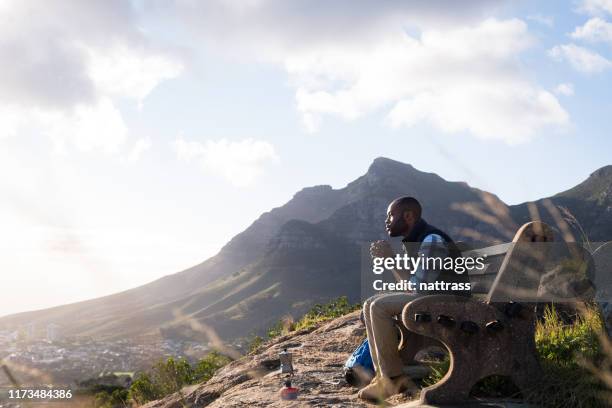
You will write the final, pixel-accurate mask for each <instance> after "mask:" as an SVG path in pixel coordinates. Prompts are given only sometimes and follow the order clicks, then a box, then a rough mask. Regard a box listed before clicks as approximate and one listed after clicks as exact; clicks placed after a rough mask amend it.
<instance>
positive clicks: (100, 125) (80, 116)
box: [40, 98, 128, 153]
mask: <svg viewBox="0 0 612 408" xmlns="http://www.w3.org/2000/svg"><path fill="white" fill-rule="evenodd" d="M40 123H41V124H42V125H43V128H44V131H43V133H45V134H47V135H49V136H50V137H51V139H52V140H53V141H54V143H55V146H56V149H58V150H60V151H65V150H66V146H67V145H73V146H75V147H76V148H77V149H78V150H80V151H83V152H90V151H93V150H102V151H104V152H107V153H114V152H116V151H118V149H119V147H120V146H121V145H123V143H124V142H125V140H126V137H127V133H128V129H127V127H126V125H125V123H124V122H123V118H122V117H121V113H120V112H119V110H118V109H117V108H116V107H115V106H114V105H113V103H112V102H111V101H110V99H108V98H104V99H102V100H100V102H99V103H98V104H96V105H79V106H77V107H76V108H75V109H73V111H72V112H69V113H66V112H42V113H40Z"/></svg>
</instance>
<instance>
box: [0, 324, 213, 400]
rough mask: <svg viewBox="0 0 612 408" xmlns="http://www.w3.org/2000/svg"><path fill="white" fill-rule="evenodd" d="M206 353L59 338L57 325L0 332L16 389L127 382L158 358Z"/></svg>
mask: <svg viewBox="0 0 612 408" xmlns="http://www.w3.org/2000/svg"><path fill="white" fill-rule="evenodd" d="M208 350H209V347H208V346H207V345H204V344H201V343H196V342H193V341H180V340H172V339H157V340H150V341H147V342H144V343H142V344H139V343H136V341H135V340H115V341H113V340H98V339H93V338H85V337H78V338H74V337H63V336H62V328H61V326H59V325H57V324H48V325H46V326H45V327H36V325H34V324H28V325H24V326H23V327H21V328H19V330H14V331H8V330H0V361H2V364H4V365H6V366H7V367H8V368H9V370H10V371H11V373H12V374H13V375H14V376H15V379H16V380H17V381H19V383H20V384H21V385H36V384H39V385H44V384H53V385H54V386H61V385H63V386H69V387H73V388H74V387H75V386H76V385H77V383H78V382H82V381H84V380H86V379H89V378H95V377H101V376H104V375H107V374H111V373H115V374H118V373H120V374H122V375H129V376H132V375H133V374H134V373H135V372H137V371H141V370H147V369H149V368H151V366H152V365H153V364H154V363H155V362H156V361H157V360H159V359H160V358H167V357H170V356H172V357H185V358H187V359H188V360H190V361H194V360H197V359H198V358H200V357H202V356H203V355H205V354H206V353H207V352H208ZM9 385H11V382H10V379H9V378H7V377H6V376H5V375H4V374H0V387H6V386H9Z"/></svg>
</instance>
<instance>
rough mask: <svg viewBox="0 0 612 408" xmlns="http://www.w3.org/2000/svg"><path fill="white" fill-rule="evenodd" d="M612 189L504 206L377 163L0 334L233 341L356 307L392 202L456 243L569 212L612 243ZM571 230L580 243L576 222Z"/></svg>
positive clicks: (609, 172)
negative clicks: (183, 257) (115, 286)
mask: <svg viewBox="0 0 612 408" xmlns="http://www.w3.org/2000/svg"><path fill="white" fill-rule="evenodd" d="M611 190H612V166H607V167H604V168H602V169H600V170H597V171H596V172H594V173H593V174H592V175H591V176H590V177H589V178H588V179H587V180H586V181H584V182H583V183H581V184H579V185H578V186H576V187H574V188H572V189H570V190H568V191H565V192H562V193H559V194H557V195H555V196H553V197H550V198H548V199H543V200H538V201H536V202H535V203H524V204H520V205H516V206H507V205H506V204H504V203H503V202H502V201H501V200H499V199H498V198H497V197H496V196H495V195H493V194H491V193H488V192H485V191H482V190H478V189H475V188H472V187H470V186H469V185H467V184H466V183H463V182H449V181H446V180H444V179H442V178H441V177H439V176H437V175H436V174H433V173H425V172H421V171H419V170H417V169H415V168H414V167H412V166H410V165H408V164H404V163H400V162H397V161H394V160H390V159H387V158H377V159H376V160H374V162H373V163H372V164H371V165H370V167H369V169H368V171H367V172H366V173H365V174H364V175H363V176H361V177H359V178H357V179H356V180H355V181H353V182H351V183H349V184H348V185H347V186H346V187H344V188H341V189H333V188H331V187H330V186H315V187H310V188H305V189H303V190H301V191H300V192H298V193H297V194H295V196H294V197H293V198H292V199H291V200H290V201H289V202H287V203H286V204H285V205H283V206H282V207H278V208H275V209H273V210H271V211H269V212H267V213H264V214H262V215H261V216H260V217H259V218H258V219H257V220H256V221H255V222H254V223H253V224H252V225H251V226H249V227H248V228H247V229H246V230H245V231H243V232H242V233H240V234H238V235H236V236H235V237H234V238H233V239H232V240H230V241H229V242H228V243H227V244H226V245H225V246H224V247H223V248H222V249H221V251H220V252H219V253H218V254H217V255H215V256H213V257H212V258H210V259H208V260H206V261H205V262H203V263H201V264H199V265H196V266H194V267H192V268H190V269H187V270H185V271H182V272H179V273H176V274H173V275H169V276H166V277H163V278H161V279H158V280H156V281H154V282H151V283H149V284H147V285H143V286H141V287H138V288H135V289H131V290H128V291H125V292H121V293H118V294H114V295H110V296H106V297H102V298H98V299H93V300H89V301H84V302H78V303H74V304H69V305H64V306H59V307H54V308H50V309H45V310H40V311H34V312H27V313H20V314H16V315H12V316H7V317H4V318H1V319H0V327H4V328H15V327H19V326H22V325H24V322H27V323H34V324H35V326H36V327H46V325H47V324H49V323H56V324H59V325H61V326H62V333H64V334H66V335H85V336H95V337H97V338H135V337H139V338H143V337H147V336H150V337H158V336H163V337H168V338H201V337H202V334H201V333H200V332H201V331H206V332H207V333H210V330H213V331H214V332H215V333H217V334H218V335H219V336H221V337H222V338H224V339H227V340H230V339H236V338H240V337H243V336H246V335H247V334H249V333H253V332H259V333H261V332H262V330H264V329H265V328H267V327H269V326H271V325H272V324H273V323H275V322H276V321H278V319H279V318H281V317H283V316H286V315H293V316H299V315H301V314H302V313H303V312H304V311H305V310H307V309H308V308H310V307H311V306H312V305H313V304H314V303H317V302H321V301H327V300H329V299H330V298H332V297H336V296H339V295H347V296H349V299H350V300H351V301H357V300H358V299H359V295H360V286H359V285H360V263H361V254H362V250H363V248H365V247H366V246H367V244H368V243H369V242H371V241H373V240H376V239H383V238H386V234H385V231H384V219H385V213H386V208H387V205H388V203H389V202H390V201H391V200H393V199H394V198H396V197H398V196H403V195H411V196H415V197H417V198H418V199H419V200H420V201H421V202H422V203H423V205H424V213H423V216H424V217H425V218H426V219H427V220H429V221H430V222H432V223H433V224H435V225H436V226H438V227H440V228H442V229H444V230H446V231H447V232H449V233H450V234H451V235H452V236H453V237H455V238H456V239H457V240H463V241H476V242H482V243H493V242H500V241H504V240H506V241H507V240H510V239H511V238H512V235H513V234H514V232H515V231H516V229H517V228H518V227H519V226H520V225H521V224H522V223H524V222H527V221H528V220H530V219H531V218H530V217H531V214H535V212H534V211H533V208H536V209H537V211H536V212H537V213H538V214H539V215H538V217H540V218H542V219H544V220H545V221H547V222H549V223H551V224H552V225H559V224H560V223H561V224H563V221H559V222H558V220H557V219H558V218H559V217H565V218H568V214H570V213H571V214H573V215H574V217H575V218H576V219H578V220H579V221H580V224H581V227H582V229H583V231H584V233H586V234H587V235H588V236H589V238H591V240H604V239H610V237H611V236H612V222H610V221H611V220H612V195H611ZM550 203H552V204H553V205H554V206H562V207H563V208H566V209H567V211H568V212H565V210H557V211H556V212H559V213H560V215H559V216H557V217H555V214H554V213H555V208H557V207H554V208H553V210H552V213H553V214H551V210H549V208H552V207H551V205H550ZM530 207H531V208H532V210H531V211H530ZM568 227H569V230H571V231H573V232H574V233H575V235H576V236H577V237H579V236H580V231H579V228H578V226H577V225H576V224H575V223H570V224H569V226H568ZM560 228H562V225H560Z"/></svg>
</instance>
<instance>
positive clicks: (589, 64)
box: [548, 44, 612, 74]
mask: <svg viewBox="0 0 612 408" xmlns="http://www.w3.org/2000/svg"><path fill="white" fill-rule="evenodd" d="M548 54H549V55H550V56H551V57H553V58H555V59H557V60H559V61H563V60H565V61H567V62H569V64H570V65H571V66H572V68H574V69H575V70H577V71H580V72H584V73H587V74H591V73H598V72H603V71H605V70H607V69H609V68H612V61H610V60H608V59H607V58H606V57H604V56H602V55H600V54H598V53H596V52H594V51H591V50H588V49H586V48H584V47H580V46H578V45H576V44H564V45H557V46H555V47H553V48H552V49H550V50H549V51H548Z"/></svg>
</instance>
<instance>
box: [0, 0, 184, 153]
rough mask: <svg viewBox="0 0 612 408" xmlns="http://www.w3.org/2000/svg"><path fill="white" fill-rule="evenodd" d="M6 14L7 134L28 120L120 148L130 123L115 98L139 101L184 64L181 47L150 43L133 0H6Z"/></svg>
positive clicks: (3, 79)
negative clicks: (127, 123)
mask: <svg viewBox="0 0 612 408" xmlns="http://www.w3.org/2000/svg"><path fill="white" fill-rule="evenodd" d="M0 16H1V19H2V25H0V60H1V61H4V62H5V63H3V64H1V65H0V89H2V93H1V94H0V120H2V121H3V122H2V125H3V126H2V128H3V132H4V135H5V136H6V135H12V136H14V135H16V134H18V133H20V132H21V131H22V130H24V127H26V128H28V129H29V130H34V131H36V132H37V133H47V134H51V135H52V136H53V139H54V140H60V141H61V143H62V144H64V145H65V144H66V143H68V142H70V143H71V144H73V145H75V146H76V147H77V148H79V149H85V150H90V149H96V148H101V149H102V150H105V151H110V150H116V148H117V145H118V144H122V143H123V142H124V141H125V130H126V126H125V124H124V123H123V118H122V116H121V113H120V111H119V110H118V109H117V108H116V107H115V98H117V97H124V98H129V99H132V100H134V101H136V102H137V103H141V102H142V100H143V99H144V98H146V96H147V95H148V94H149V93H150V92H151V91H152V90H153V89H154V88H155V86H157V85H158V84H159V83H160V82H161V81H163V80H166V79H169V78H173V77H176V76H177V75H179V74H180V72H181V70H182V68H183V63H182V61H181V57H180V56H179V55H177V54H176V52H174V51H172V50H168V49H165V48H161V47H157V46H153V45H152V44H151V42H150V40H149V39H148V38H147V37H146V36H145V34H144V33H143V32H142V31H141V30H140V29H139V28H138V25H139V22H138V17H137V15H136V14H135V12H134V10H133V9H132V6H131V3H129V2H124V1H117V0H110V1H103V2H89V3H86V2H82V1H78V0H57V1H53V2H37V1H28V0H24V1H17V0H3V1H2V2H0ZM9 61H10V63H8V62H9ZM103 118H106V119H108V120H109V123H107V124H104V120H103ZM71 120H75V121H76V125H75V126H76V127H77V128H78V129H79V130H71V127H72V126H71V125H70V121H71ZM4 121H6V122H4ZM49 123H51V127H52V129H51V130H47V126H48V125H49ZM5 124H6V126H5ZM99 125H102V128H101V129H97V127H98V126H99ZM60 129H61V130H60ZM115 131H117V132H118V134H111V133H112V132H115ZM61 132H66V134H63V135H61V134H59V133H61ZM85 133H88V134H87V135H85ZM98 137H99V138H102V139H108V140H94V139H97V138H98ZM81 139H83V140H81ZM64 147H65V146H64ZM58 148H61V147H58Z"/></svg>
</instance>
